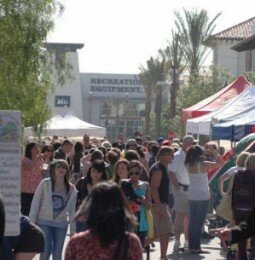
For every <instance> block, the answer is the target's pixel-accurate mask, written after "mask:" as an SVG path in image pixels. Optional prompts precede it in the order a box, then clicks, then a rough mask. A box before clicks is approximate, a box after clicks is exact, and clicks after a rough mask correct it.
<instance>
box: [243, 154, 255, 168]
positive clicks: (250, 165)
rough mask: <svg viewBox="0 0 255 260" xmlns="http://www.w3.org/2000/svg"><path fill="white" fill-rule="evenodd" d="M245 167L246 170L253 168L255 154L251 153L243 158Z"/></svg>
mask: <svg viewBox="0 0 255 260" xmlns="http://www.w3.org/2000/svg"><path fill="white" fill-rule="evenodd" d="M245 169H246V170H252V171H254V170H255V154H254V153H251V154H249V155H248V157H247V158H246V160H245Z"/></svg>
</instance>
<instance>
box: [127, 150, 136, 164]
mask: <svg viewBox="0 0 255 260" xmlns="http://www.w3.org/2000/svg"><path fill="white" fill-rule="evenodd" d="M125 159H126V160H128V161H129V162H131V161H132V160H140V155H139V154H138V152H137V151H135V150H128V151H126V153H125Z"/></svg>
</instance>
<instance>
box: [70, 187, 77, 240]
mask: <svg viewBox="0 0 255 260" xmlns="http://www.w3.org/2000/svg"><path fill="white" fill-rule="evenodd" d="M72 193H73V194H72V201H71V205H70V207H69V209H68V216H69V222H70V236H72V235H74V234H75V231H76V220H75V212H76V201H77V191H76V189H75V188H74V187H73V191H72Z"/></svg>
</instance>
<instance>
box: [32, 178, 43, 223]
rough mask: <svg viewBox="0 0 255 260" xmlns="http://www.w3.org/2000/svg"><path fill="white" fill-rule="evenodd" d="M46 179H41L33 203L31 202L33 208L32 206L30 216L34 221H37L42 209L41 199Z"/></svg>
mask: <svg viewBox="0 0 255 260" xmlns="http://www.w3.org/2000/svg"><path fill="white" fill-rule="evenodd" d="M44 183H45V181H44V180H43V181H41V183H40V184H39V186H38V187H37V189H36V191H35V194H34V197H33V200H32V203H31V208H30V213H29V218H30V220H31V221H32V222H33V223H36V220H37V215H38V212H39V210H40V206H41V203H42V202H41V201H42V200H43V187H44Z"/></svg>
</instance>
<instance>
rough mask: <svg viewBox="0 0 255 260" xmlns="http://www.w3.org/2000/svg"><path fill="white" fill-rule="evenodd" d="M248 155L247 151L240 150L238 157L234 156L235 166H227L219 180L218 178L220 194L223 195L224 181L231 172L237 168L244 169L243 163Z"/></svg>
mask: <svg viewBox="0 0 255 260" xmlns="http://www.w3.org/2000/svg"><path fill="white" fill-rule="evenodd" d="M249 155H250V153H248V152H241V153H240V154H239V155H238V157H237V158H236V166H234V167H231V168H229V169H228V170H227V171H226V172H225V173H223V174H222V175H221V176H220V178H219V180H218V187H219V191H220V194H221V196H222V197H223V196H224V195H225V192H224V190H223V187H224V182H225V181H226V180H228V179H229V178H230V177H231V175H232V174H235V173H236V172H238V171H239V170H244V169H245V167H244V164H245V160H246V159H247V157H248V156H249Z"/></svg>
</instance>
